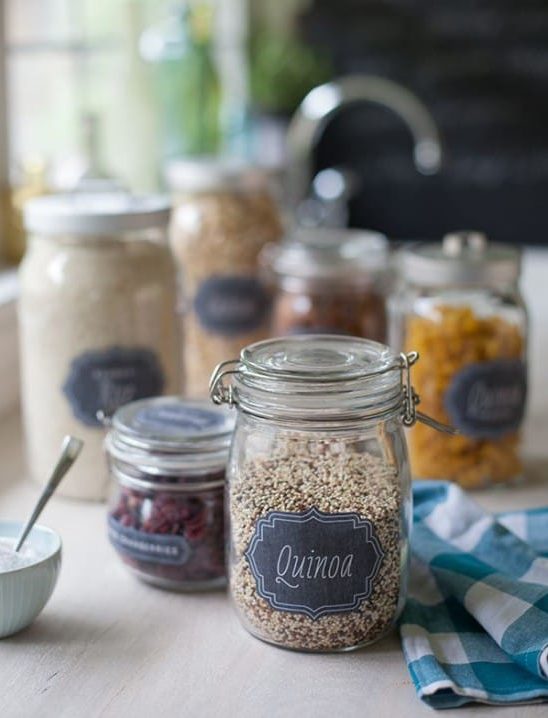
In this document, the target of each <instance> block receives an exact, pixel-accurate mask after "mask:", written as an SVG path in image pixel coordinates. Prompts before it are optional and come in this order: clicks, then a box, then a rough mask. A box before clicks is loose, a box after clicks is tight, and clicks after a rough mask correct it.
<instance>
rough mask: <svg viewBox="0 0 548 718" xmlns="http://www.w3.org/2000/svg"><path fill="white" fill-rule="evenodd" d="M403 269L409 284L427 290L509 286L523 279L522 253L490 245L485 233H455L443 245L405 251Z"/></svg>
mask: <svg viewBox="0 0 548 718" xmlns="http://www.w3.org/2000/svg"><path fill="white" fill-rule="evenodd" d="M400 268H401V273H402V276H403V278H404V279H405V280H406V281H408V282H411V283H413V284H419V285H422V286H427V287H443V286H445V285H459V286H465V287H479V286H497V285H508V284H514V283H515V282H517V281H518V279H519V275H520V271H521V253H520V251H519V249H518V248H517V247H514V246H511V245H504V244H496V243H494V242H489V241H488V239H487V237H486V236H485V235H484V234H482V233H481V232H471V231H470V232H464V231H463V232H452V233H450V234H447V235H446V236H445V237H444V238H443V240H442V241H441V242H426V243H419V244H415V245H413V246H411V247H409V248H408V249H404V250H403V251H402V252H401V255H400Z"/></svg>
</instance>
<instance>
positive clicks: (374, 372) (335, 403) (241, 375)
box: [210, 334, 405, 427]
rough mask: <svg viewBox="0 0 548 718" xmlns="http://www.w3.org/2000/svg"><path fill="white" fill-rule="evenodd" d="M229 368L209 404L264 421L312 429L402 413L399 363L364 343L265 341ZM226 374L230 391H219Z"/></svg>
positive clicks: (321, 338)
mask: <svg viewBox="0 0 548 718" xmlns="http://www.w3.org/2000/svg"><path fill="white" fill-rule="evenodd" d="M231 364H232V368H226V366H223V365H221V366H220V367H219V368H218V370H217V371H216V372H215V373H214V375H213V377H212V382H211V385H210V392H211V396H212V398H213V400H214V401H215V402H217V403H222V402H223V401H227V403H229V404H236V405H237V406H238V407H239V408H240V409H241V410H242V411H244V412H246V413H249V414H253V415H255V416H259V417H262V418H266V419H274V420H279V421H283V420H287V421H300V422H306V423H308V422H311V423H313V425H314V426H316V427H317V426H319V425H321V424H333V423H341V422H348V421H352V420H356V419H359V420H361V421H365V420H368V419H371V420H386V419H388V418H391V417H393V416H396V415H398V414H401V413H402V409H403V406H404V399H405V396H404V391H403V368H404V366H403V363H402V357H401V356H400V355H397V354H395V353H394V352H393V351H392V350H391V349H390V348H389V347H387V346H386V345H384V344H380V343H378V342H374V341H371V340H368V339H360V338H357V337H347V336H341V335H329V334H316V335H296V336H291V337H284V338H277V339H267V340H265V341H262V342H257V343H255V344H251V345H250V346H248V347H245V348H244V349H243V350H242V352H241V354H240V358H239V360H237V361H236V362H232V363H231ZM228 375H231V378H232V382H231V384H230V386H229V387H227V386H226V385H224V384H223V379H224V378H226V377H227V376H228ZM224 391H225V392H226V393H223V392H224Z"/></svg>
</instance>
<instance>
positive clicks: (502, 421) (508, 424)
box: [445, 359, 527, 439]
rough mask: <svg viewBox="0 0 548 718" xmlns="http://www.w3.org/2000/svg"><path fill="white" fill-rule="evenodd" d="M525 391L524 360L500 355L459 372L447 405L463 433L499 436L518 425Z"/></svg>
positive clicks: (481, 436) (447, 394)
mask: <svg viewBox="0 0 548 718" xmlns="http://www.w3.org/2000/svg"><path fill="white" fill-rule="evenodd" d="M526 395H527V374H526V369H525V364H524V363H523V362H522V361H520V360H508V359H499V360H495V361H488V362H481V363H477V364H470V365H468V366H467V367H465V368H464V369H462V370H461V371H460V372H458V373H457V374H456V375H455V376H454V378H453V381H452V382H451V385H450V386H449V388H448V390H447V393H446V395H445V408H446V410H447V413H448V414H449V417H450V420H451V423H452V424H453V426H455V427H456V428H457V429H459V430H460V431H461V432H462V433H463V434H464V435H466V436H470V437H472V438H474V439H496V438H499V437H501V436H504V435H505V434H508V433H510V432H512V431H516V430H517V429H518V428H519V426H520V424H521V422H522V420H523V415H524V412H525V400H526Z"/></svg>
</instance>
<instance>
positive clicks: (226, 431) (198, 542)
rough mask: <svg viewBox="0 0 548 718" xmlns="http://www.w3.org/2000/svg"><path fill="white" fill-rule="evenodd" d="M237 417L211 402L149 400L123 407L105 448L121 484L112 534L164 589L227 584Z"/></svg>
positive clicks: (135, 568) (138, 570) (130, 562)
mask: <svg viewBox="0 0 548 718" xmlns="http://www.w3.org/2000/svg"><path fill="white" fill-rule="evenodd" d="M233 423H234V422H233V416H232V415H231V414H230V412H228V411H226V409H224V408H222V407H212V406H211V404H209V403H208V402H207V401H184V400H182V399H179V398H178V397H159V398H155V399H143V400H141V401H136V402H133V403H131V404H127V405H126V406H124V407H122V408H121V409H119V410H118V411H117V412H116V413H115V414H114V417H113V419H112V428H111V430H110V432H109V434H108V436H107V439H106V451H107V456H108V461H109V466H110V471H111V474H112V477H113V478H114V480H115V484H116V490H115V492H114V495H113V497H112V500H111V505H110V509H109V513H108V530H109V538H110V541H111V543H112V545H113V546H114V548H115V549H116V551H117V552H118V554H119V555H120V557H121V559H122V561H123V562H124V563H125V564H126V565H127V566H128V567H129V568H130V570H131V571H132V572H133V573H135V574H136V575H137V576H138V577H139V578H141V579H143V580H144V581H146V582H148V583H152V584H155V585H157V586H160V587H162V588H170V589H175V590H182V591H185V590H201V589H206V588H215V587H219V586H222V585H224V583H225V562H224V484H225V465H226V461H227V457H228V449H229V444H230V439H231V435H232V429H233Z"/></svg>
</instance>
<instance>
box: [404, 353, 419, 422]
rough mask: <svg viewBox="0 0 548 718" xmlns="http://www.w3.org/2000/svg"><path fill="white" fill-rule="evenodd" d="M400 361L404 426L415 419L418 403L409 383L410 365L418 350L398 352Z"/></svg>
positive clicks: (414, 359) (417, 398) (417, 356)
mask: <svg viewBox="0 0 548 718" xmlns="http://www.w3.org/2000/svg"><path fill="white" fill-rule="evenodd" d="M400 358H401V361H402V385H403V418H402V421H403V424H404V426H413V424H414V423H415V422H416V421H417V411H416V408H415V407H416V406H417V404H418V403H419V401H420V399H419V395H418V394H417V392H416V391H415V390H414V389H413V385H412V383H411V367H412V366H413V364H414V363H415V362H416V361H417V359H418V358H419V353H418V352H409V353H408V354H405V353H404V352H402V353H401V354H400Z"/></svg>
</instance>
